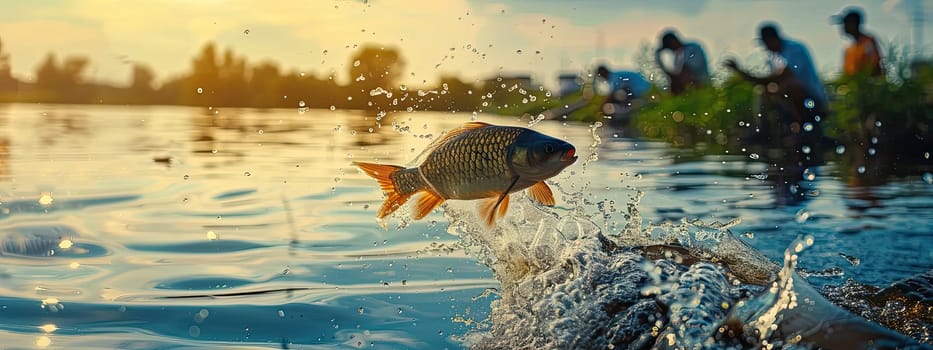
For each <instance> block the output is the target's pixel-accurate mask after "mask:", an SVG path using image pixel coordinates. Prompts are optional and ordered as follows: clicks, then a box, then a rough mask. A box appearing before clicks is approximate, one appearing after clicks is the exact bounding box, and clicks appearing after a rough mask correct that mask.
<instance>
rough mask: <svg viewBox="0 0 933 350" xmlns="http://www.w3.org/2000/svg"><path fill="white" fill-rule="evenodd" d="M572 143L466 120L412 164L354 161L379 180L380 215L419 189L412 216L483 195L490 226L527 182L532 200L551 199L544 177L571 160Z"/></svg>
mask: <svg viewBox="0 0 933 350" xmlns="http://www.w3.org/2000/svg"><path fill="white" fill-rule="evenodd" d="M575 152H576V150H575V149H574V147H573V145H571V144H569V143H567V142H564V141H561V140H558V139H556V138H553V137H550V136H547V135H544V134H541V133H539V132H537V131H534V130H531V129H526V128H520V127H512V126H498V125H491V124H486V123H482V122H470V123H466V124H464V125H463V126H462V127H460V128H458V129H455V130H452V131H450V132H448V133H446V134H444V135H443V136H442V137H441V138H439V139H438V140H437V141H435V142H434V143H432V144H431V146H429V147H428V149H427V150H426V151H425V153H424V154H425V155H426V156H425V159H424V162H422V163H421V165H419V166H417V167H414V168H403V167H400V166H394V165H383V164H373V163H362V162H356V163H354V164H356V166H358V167H359V168H360V169H362V170H363V171H364V172H366V174H368V175H369V176H372V177H373V178H375V179H376V180H377V181H378V182H379V186H380V187H382V190H383V191H384V192H385V194H386V197H387V198H386V200H385V202H384V203H383V204H382V207H381V208H379V213H378V214H377V216H378V217H379V218H383V217H385V216H387V215H389V214H391V213H392V212H394V211H395V210H397V209H398V208H399V207H400V206H401V205H402V204H405V202H406V201H407V200H408V199H409V198H410V197H411V196H412V195H414V194H417V193H420V197H419V198H418V200H417V204H416V208H415V212H414V218H415V219H421V218H423V217H424V216H425V215H428V213H430V212H431V210H433V209H434V208H436V207H437V206H438V205H441V203H444V201H446V200H448V199H467V200H469V199H482V202H480V204H479V209H480V213H481V214H482V215H484V218H485V221H486V225H488V226H492V224H493V223H494V222H495V221H496V219H497V218H499V217H502V216H504V215H505V213H506V212H507V211H508V208H509V195H510V194H511V193H513V192H517V191H521V190H523V189H526V188H528V189H529V190H528V193H529V194H530V195H531V198H533V199H534V200H535V201H537V202H538V203H540V204H543V205H546V206H553V205H554V196H553V194H552V192H551V188H550V187H548V185H547V184H546V183H545V182H544V180H546V179H548V178H550V177H553V176H555V175H557V174H558V173H560V172H561V170H564V168H566V167H568V166H570V165H571V164H573V163H574V162H575V161H576V160H577V157H576V156H575V155H574V153H575Z"/></svg>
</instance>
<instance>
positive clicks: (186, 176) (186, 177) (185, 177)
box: [182, 175, 190, 180]
mask: <svg viewBox="0 0 933 350" xmlns="http://www.w3.org/2000/svg"><path fill="white" fill-rule="evenodd" d="M182 177H183V178H184V179H185V180H187V179H188V178H190V176H188V175H185V176H182Z"/></svg>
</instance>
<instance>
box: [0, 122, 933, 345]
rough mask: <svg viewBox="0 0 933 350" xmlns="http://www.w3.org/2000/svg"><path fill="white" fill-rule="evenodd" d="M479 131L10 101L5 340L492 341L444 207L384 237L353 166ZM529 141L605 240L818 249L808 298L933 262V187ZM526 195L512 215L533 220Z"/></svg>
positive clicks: (607, 141) (4, 196)
mask: <svg viewBox="0 0 933 350" xmlns="http://www.w3.org/2000/svg"><path fill="white" fill-rule="evenodd" d="M478 117H479V118H480V119H481V120H484V121H488V122H493V123H502V124H512V125H527V124H528V119H527V118H526V119H519V118H505V117H494V116H487V115H479V116H478ZM473 118H474V116H473V115H471V114H451V113H429V112H415V113H399V114H394V115H388V116H385V117H377V116H376V115H369V114H366V113H362V112H349V111H339V110H338V111H330V110H310V111H306V112H300V111H296V110H248V109H247V110H236V109H217V110H215V109H210V110H204V109H201V108H187V107H119V106H106V107H105V106H71V105H27V104H13V105H3V106H0V253H2V254H0V262H2V264H0V315H2V317H0V335H2V337H3V339H4V345H5V346H10V347H22V348H34V347H52V348H81V347H85V348H100V347H120V348H175V347H184V346H195V347H223V348H233V347H244V348H250V347H272V348H318V347H320V348H344V347H346V348H357V347H370V346H372V347H377V348H424V349H436V348H444V347H450V348H459V347H461V346H462V341H463V340H464V335H468V334H470V333H471V332H476V331H482V330H483V329H484V327H487V326H488V322H489V321H488V320H486V319H487V317H488V315H489V313H490V303H491V302H493V301H494V300H495V299H496V298H497V297H496V293H490V291H493V290H494V289H493V288H500V284H499V281H497V280H496V279H495V278H494V277H493V273H492V271H491V270H490V268H489V267H487V266H486V265H484V264H482V263H480V261H481V260H480V259H478V258H477V256H475V254H474V252H475V249H474V250H466V251H465V250H464V249H463V248H462V245H463V244H461V242H460V240H459V239H458V237H457V236H456V235H454V234H451V233H449V232H454V233H456V232H458V230H457V228H456V227H451V225H450V223H449V222H450V221H449V216H445V215H444V214H445V213H444V210H439V211H437V212H435V213H434V214H431V215H429V216H428V217H427V218H425V219H424V220H422V221H417V222H410V221H408V220H406V219H405V218H404V217H405V215H404V213H402V215H401V219H399V217H393V218H390V219H389V220H387V221H386V222H385V223H383V224H384V225H386V228H387V229H386V230H384V229H383V228H382V227H381V225H380V223H379V222H377V220H376V219H375V212H376V208H378V206H379V205H380V204H381V200H382V195H381V193H380V191H379V190H378V187H377V185H376V183H375V181H373V180H372V179H370V178H368V177H366V176H365V175H363V174H361V173H359V172H358V171H357V170H356V169H355V168H353V167H352V166H351V162H352V161H354V160H363V161H377V162H383V163H390V164H407V163H409V162H410V161H412V159H414V158H415V157H416V156H417V155H418V154H419V153H420V151H421V150H422V149H423V148H424V147H425V146H426V145H427V144H428V143H430V142H431V140H433V138H435V137H436V136H438V135H439V134H440V133H441V132H443V131H444V130H448V129H450V128H453V127H456V126H457V125H459V124H460V123H463V122H466V121H470V120H471V119H473ZM534 128H535V129H537V130H539V131H542V132H544V133H547V134H550V135H554V136H557V137H562V138H565V139H567V140H568V141H570V142H571V143H573V144H575V145H576V146H577V148H578V150H580V151H578V153H579V154H581V155H583V156H586V155H591V156H592V157H591V159H590V160H589V161H587V162H583V161H582V159H581V162H579V164H577V165H575V166H573V167H571V168H568V169H567V170H565V171H564V173H562V174H561V175H559V176H557V177H556V178H554V179H553V182H552V183H553V184H555V194H556V197H557V202H558V207H557V208H556V209H554V211H553V213H555V214H556V215H558V216H561V215H571V214H570V213H571V211H574V210H576V212H574V214H573V215H576V216H579V217H588V218H589V219H590V220H591V221H592V222H594V223H596V224H597V225H599V226H601V227H602V229H603V230H604V231H605V232H607V233H611V232H619V231H620V230H622V228H623V227H624V226H625V225H626V224H627V223H628V222H629V221H630V219H631V215H630V214H631V210H630V209H629V207H634V208H635V209H637V211H638V212H639V213H640V214H641V218H642V219H643V220H644V223H645V224H647V223H661V222H664V221H668V220H669V221H672V222H679V221H680V220H681V219H684V218H686V219H702V220H704V221H706V222H713V221H719V222H729V221H733V220H735V219H739V220H740V222H739V223H738V224H737V225H736V226H734V227H732V228H731V230H732V231H733V232H735V233H736V234H738V236H739V237H740V238H741V239H742V240H744V241H746V242H747V243H749V244H750V245H751V246H753V247H755V248H757V249H758V250H760V251H761V252H763V253H764V254H765V255H766V256H767V257H769V258H771V259H773V260H774V261H780V260H781V259H782V258H783V255H782V254H783V252H784V249H785V248H786V247H787V246H788V245H789V244H790V243H791V242H792V241H794V240H795V239H796V238H797V237H798V236H800V235H802V234H806V235H810V236H812V237H813V240H814V245H813V246H812V247H811V248H810V249H808V250H807V252H806V254H803V255H801V257H800V265H799V268H800V269H801V270H802V271H803V272H804V274H805V275H806V276H809V281H810V283H812V284H814V285H815V286H816V287H820V286H822V285H838V284H842V283H843V282H844V281H845V280H846V279H849V278H851V279H854V280H855V281H858V282H861V283H863V284H868V285H874V286H879V287H884V286H887V285H889V284H891V283H892V282H895V281H897V280H900V279H903V278H907V277H910V276H913V275H916V274H919V273H924V272H926V271H929V270H930V269H931V268H933V265H931V261H933V220H931V219H933V210H931V209H933V201H931V200H930V199H931V198H933V185H931V184H930V180H929V179H931V178H933V176H926V177H924V174H922V173H918V174H916V176H910V177H904V178H895V179H885V181H880V182H881V184H879V185H874V186H862V187H857V186H851V185H849V184H847V181H843V180H842V177H841V176H840V175H841V174H842V173H843V172H846V171H849V169H840V168H839V167H837V166H836V165H835V164H834V163H833V162H830V163H829V164H828V165H825V166H819V167H813V168H809V169H788V170H787V174H785V176H781V174H779V173H778V174H776V173H774V172H770V173H769V171H768V168H769V166H768V163H766V162H765V161H764V160H763V159H759V160H757V161H756V160H754V159H751V158H750V157H749V155H748V154H733V155H697V154H696V153H694V152H688V151H682V150H672V149H670V148H668V147H667V146H666V145H664V144H661V143H656V142H649V141H644V140H635V139H627V138H620V137H616V136H615V135H614V134H615V132H613V131H612V130H607V129H605V128H596V129H595V131H594V128H593V127H592V126H590V125H575V124H574V125H567V124H564V123H561V122H542V123H538V124H536V125H535V126H534ZM591 146H592V148H591ZM584 151H586V152H584ZM798 171H807V172H808V173H807V174H811V173H812V174H813V176H812V180H809V179H807V176H804V180H798V179H800V178H801V177H800V176H799V175H800V173H798ZM875 182H878V181H875ZM641 195H643V197H641V200H640V201H639V202H635V201H633V198H636V197H639V196H641ZM523 200H524V201H522V200H519V201H513V206H518V207H519V208H521V207H522V206H525V207H530V206H532V205H531V204H530V202H528V201H527V199H523ZM568 203H581V204H579V205H577V206H573V205H570V204H568ZM471 208H472V205H470V204H466V203H462V202H461V203H452V204H451V205H449V206H446V210H450V211H451V212H457V213H462V214H463V215H472V211H471ZM514 211H516V212H518V211H520V210H519V209H516V210H514ZM510 218H511V219H514V218H515V215H512V216H510V217H509V218H507V220H508V219H510ZM484 320H485V321H484ZM484 322H487V324H486V325H484Z"/></svg>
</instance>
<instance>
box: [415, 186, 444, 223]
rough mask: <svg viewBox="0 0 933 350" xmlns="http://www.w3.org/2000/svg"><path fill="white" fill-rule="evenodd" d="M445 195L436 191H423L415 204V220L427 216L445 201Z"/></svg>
mask: <svg viewBox="0 0 933 350" xmlns="http://www.w3.org/2000/svg"><path fill="white" fill-rule="evenodd" d="M444 201H445V199H444V197H441V196H439V195H438V194H436V193H434V191H422V192H421V195H419V196H418V202H417V203H416V205H415V216H414V218H415V220H420V219H421V218H423V217H425V216H427V215H428V214H430V213H431V211H432V210H434V208H437V206H439V205H441V204H442V203H444Z"/></svg>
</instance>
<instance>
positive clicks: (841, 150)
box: [836, 145, 846, 154]
mask: <svg viewBox="0 0 933 350" xmlns="http://www.w3.org/2000/svg"><path fill="white" fill-rule="evenodd" d="M843 153H846V146H843V145H839V146H836V154H843Z"/></svg>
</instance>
